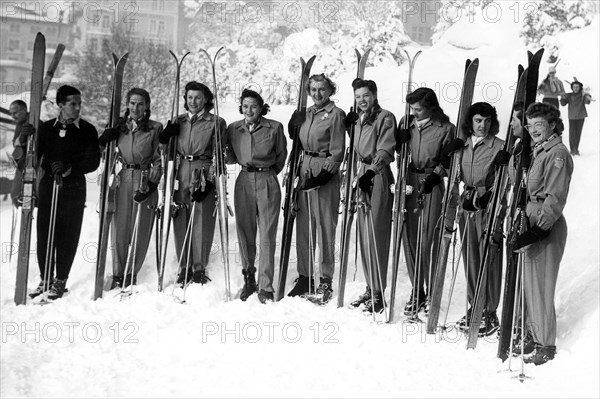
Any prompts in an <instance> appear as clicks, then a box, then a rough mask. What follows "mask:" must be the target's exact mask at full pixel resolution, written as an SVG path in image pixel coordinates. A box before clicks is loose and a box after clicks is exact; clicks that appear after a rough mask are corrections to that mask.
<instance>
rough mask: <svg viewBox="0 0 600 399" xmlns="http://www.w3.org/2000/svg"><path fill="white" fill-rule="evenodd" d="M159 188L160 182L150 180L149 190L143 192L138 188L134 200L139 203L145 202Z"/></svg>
mask: <svg viewBox="0 0 600 399" xmlns="http://www.w3.org/2000/svg"><path fill="white" fill-rule="evenodd" d="M157 188H158V184H156V183H154V182H151V181H149V182H148V190H147V191H146V192H144V193H143V192H141V191H140V190H136V191H135V193H133V200H134V201H135V202H137V203H138V204H139V203H140V202H144V201H146V199H147V198H148V197H149V196H151V195H152V193H153V192H155V191H156V189H157Z"/></svg>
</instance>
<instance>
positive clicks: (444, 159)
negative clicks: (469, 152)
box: [434, 138, 465, 169]
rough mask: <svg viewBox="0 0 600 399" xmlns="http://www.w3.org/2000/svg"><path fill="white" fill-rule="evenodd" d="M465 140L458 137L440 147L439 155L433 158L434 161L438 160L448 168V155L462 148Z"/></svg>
mask: <svg viewBox="0 0 600 399" xmlns="http://www.w3.org/2000/svg"><path fill="white" fill-rule="evenodd" d="M464 146H465V142H464V141H462V140H461V139H459V138H455V139H453V140H452V141H451V142H449V143H448V144H446V145H445V146H443V147H442V150H441V151H440V155H439V156H438V157H436V158H434V161H436V162H439V163H441V164H442V166H443V167H444V168H446V169H448V168H450V156H451V155H452V154H453V153H454V152H456V151H457V150H459V149H461V148H463V147H464Z"/></svg>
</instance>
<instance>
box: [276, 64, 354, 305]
mask: <svg viewBox="0 0 600 399" xmlns="http://www.w3.org/2000/svg"><path fill="white" fill-rule="evenodd" d="M306 90H307V91H308V94H309V95H310V97H311V98H312V100H313V102H314V105H313V106H311V107H309V108H308V109H307V110H306V115H299V116H298V115H297V114H296V113H295V116H296V117H292V121H291V122H290V124H291V125H293V129H296V128H298V129H299V133H298V134H299V139H300V143H301V144H302V148H303V154H302V167H301V170H300V177H301V178H302V179H303V183H302V190H304V192H302V193H300V195H299V196H298V214H297V216H296V218H297V223H296V252H297V258H298V263H297V267H298V279H297V280H296V285H295V286H294V288H293V289H292V290H291V291H290V292H289V294H288V296H299V295H305V294H307V293H308V291H309V284H310V286H314V283H315V282H314V280H313V277H312V276H311V273H313V270H309V268H310V266H309V265H310V263H311V262H310V259H312V258H313V256H314V252H315V248H316V245H313V246H312V248H311V246H310V244H309V243H310V242H312V243H314V242H316V240H315V239H314V238H315V236H316V237H318V238H319V243H318V245H319V248H320V250H321V276H320V284H319V286H318V288H317V295H316V301H317V302H320V303H326V302H328V301H329V300H330V299H331V297H332V295H333V288H332V281H331V280H332V278H333V272H334V265H335V229H336V226H337V220H338V206H339V202H340V177H339V173H338V172H339V168H340V165H341V163H342V160H343V158H344V145H345V137H346V134H345V126H344V119H345V117H346V114H345V113H344V111H342V110H341V109H340V108H338V107H336V106H335V104H334V102H333V101H331V99H330V97H331V96H332V95H334V94H335V91H336V86H335V84H334V83H333V82H332V81H331V79H329V78H328V77H326V76H325V75H324V74H320V75H313V76H311V77H310V78H309V80H308V85H307V87H306ZM309 206H310V212H309ZM309 225H311V226H312V231H309ZM317 233H318V234H317ZM309 237H310V238H309Z"/></svg>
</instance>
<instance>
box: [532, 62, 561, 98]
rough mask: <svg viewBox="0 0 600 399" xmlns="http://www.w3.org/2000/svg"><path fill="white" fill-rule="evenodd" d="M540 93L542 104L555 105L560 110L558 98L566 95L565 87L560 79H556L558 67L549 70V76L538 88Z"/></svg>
mask: <svg viewBox="0 0 600 399" xmlns="http://www.w3.org/2000/svg"><path fill="white" fill-rule="evenodd" d="M538 92H539V93H540V94H542V96H543V99H542V102H545V103H548V104H550V105H553V106H554V107H556V108H558V98H559V97H560V96H562V95H563V94H565V87H564V85H563V83H562V82H561V81H560V79H559V78H557V77H556V67H554V66H551V67H550V68H548V75H546V78H545V79H544V80H542V83H540V85H539V86H538Z"/></svg>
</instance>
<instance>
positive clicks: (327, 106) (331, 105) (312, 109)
mask: <svg viewBox="0 0 600 399" xmlns="http://www.w3.org/2000/svg"><path fill="white" fill-rule="evenodd" d="M334 107H335V103H334V102H333V101H332V100H329V102H327V104H325V105H324V106H323V107H321V108H319V109H317V107H315V106H314V105H312V106H311V107H310V108H309V111H310V112H312V113H313V114H318V113H319V112H323V111H325V112H327V113H330V112H331V111H333V108H334Z"/></svg>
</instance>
